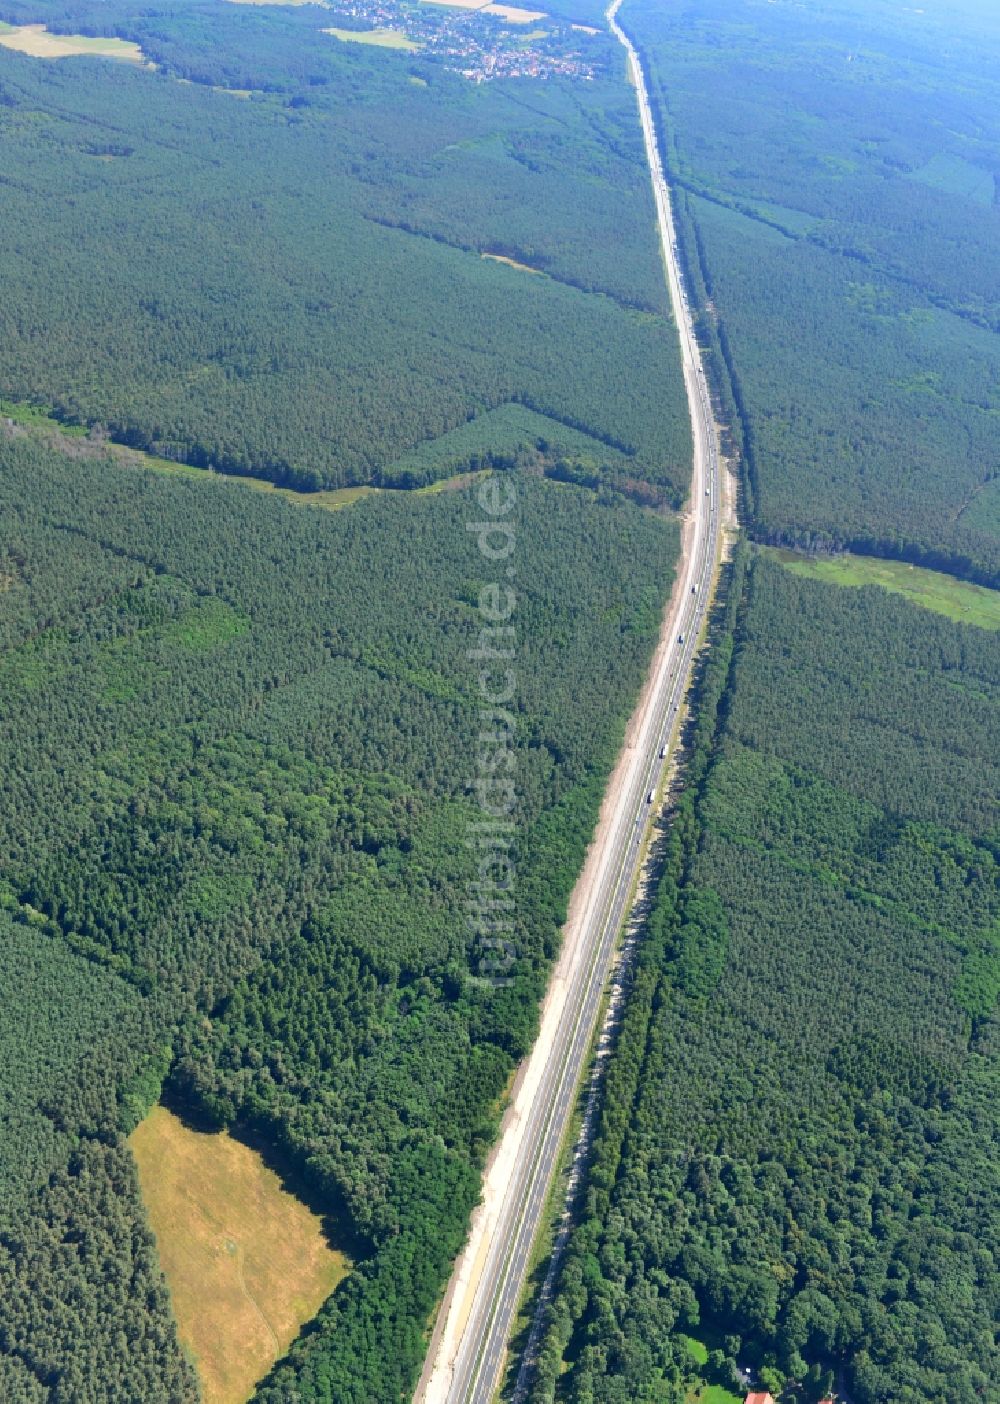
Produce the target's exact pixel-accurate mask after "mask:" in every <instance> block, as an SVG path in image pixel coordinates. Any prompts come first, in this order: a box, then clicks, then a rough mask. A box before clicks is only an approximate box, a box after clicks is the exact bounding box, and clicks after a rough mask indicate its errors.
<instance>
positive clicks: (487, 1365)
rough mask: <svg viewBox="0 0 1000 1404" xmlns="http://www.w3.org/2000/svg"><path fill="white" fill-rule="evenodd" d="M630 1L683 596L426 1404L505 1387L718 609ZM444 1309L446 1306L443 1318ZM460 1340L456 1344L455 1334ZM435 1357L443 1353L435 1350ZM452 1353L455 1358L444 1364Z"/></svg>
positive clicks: (714, 490) (696, 384) (710, 500)
mask: <svg viewBox="0 0 1000 1404" xmlns="http://www.w3.org/2000/svg"><path fill="white" fill-rule="evenodd" d="M620 4H621V0H614V3H613V4H612V6H611V8H610V9H609V10H608V12H607V19H608V24H609V26H610V28H611V31H612V33H613V34H614V35H615V37H616V38H617V39H618V40H619V41H620V43H621V44H622V45H623V46H624V47H625V50H626V52H627V54H628V60H629V64H630V67H631V71H632V76H633V79H634V82H635V87H636V95H637V100H638V105H639V116H640V120H641V123H642V131H643V137H644V140H645V147H646V156H647V160H648V162H649V168H650V175H651V178H652V186H653V195H654V198H655V201H656V211H657V219H658V223H659V230H660V239H661V243H662V247H663V255H664V264H665V267H666V270H667V281H668V284H669V288H670V296H671V303H672V306H673V310H674V318H675V320H676V322H677V326H678V332H679V337H680V345H681V353H682V360H683V368H684V379H685V385H686V388H687V394H688V402H689V406H690V411H691V426H692V434H693V441H694V465H693V474H692V484H691V499H690V503H689V516H690V518H691V519H692V521H691V527H690V528H689V530H688V531H686V532H685V551H684V553H683V555H682V558H681V562H680V569H679V577H680V581H681V586H680V587H679V588H681V589H682V592H683V593H682V596H681V598H680V608H679V610H678V611H677V614H676V616H675V621H676V622H675V634H674V637H673V640H672V646H671V647H670V649H669V650H667V652H666V653H665V654H663V656H662V657H659V656H658V660H657V663H656V665H655V671H654V675H653V677H652V678H651V686H652V688H653V694H652V704H651V706H649V707H648V708H647V710H646V713H645V719H644V724H643V725H641V726H640V727H639V728H638V731H637V734H636V735H635V737H634V738H633V740H632V745H633V747H634V748H635V752H636V754H635V758H634V763H633V764H632V766H631V768H630V771H629V773H628V778H627V783H626V784H625V785H624V786H623V789H622V791H621V802H620V804H619V805H618V809H617V812H616V814H615V816H614V822H613V823H612V824H611V825H610V826H608V829H607V832H606V834H605V836H604V847H603V850H602V852H601V853H600V854H599V855H598V860H599V862H600V865H601V866H600V869H599V874H598V878H597V880H596V882H595V885H594V888H593V895H592V899H591V901H590V902H589V904H588V907H587V908H586V910H585V912H584V914H583V918H582V921H583V943H582V947H581V958H580V959H578V960H577V961H576V964H575V967H574V968H573V970H572V972H571V975H570V986H569V989H568V992H567V998H566V1000H565V1004H564V1007H563V1010H562V1015H561V1018H560V1021H559V1024H558V1027H557V1029H556V1032H555V1035H554V1037H553V1039H552V1041H551V1045H550V1048H549V1054H548V1057H547V1060H546V1063H545V1067H544V1070H543V1072H542V1075H541V1077H540V1079H539V1081H538V1084H537V1088H536V1091H535V1095H534V1096H533V1098H532V1101H531V1105H530V1109H529V1111H528V1114H527V1119H526V1122H525V1125H524V1129H523V1135H522V1140H521V1145H520V1148H519V1152H518V1156H517V1160H516V1163H515V1165H514V1167H513V1172H512V1174H511V1175H510V1178H509V1182H508V1184H507V1187H506V1192H505V1194H504V1198H503V1202H502V1204H501V1206H500V1210H499V1216H498V1218H497V1222H496V1227H495V1229H494V1231H493V1233H492V1235H491V1237H490V1238H489V1240H488V1243H485V1244H484V1245H483V1248H482V1250H481V1252H480V1254H479V1260H478V1262H477V1270H476V1272H475V1273H474V1274H473V1275H472V1277H471V1279H470V1281H469V1283H467V1284H466V1286H465V1287H464V1289H463V1290H464V1298H463V1300H462V1302H461V1303H460V1304H459V1307H458V1308H454V1307H453V1308H452V1310H457V1311H458V1313H459V1324H458V1327H457V1328H456V1330H457V1347H456V1346H455V1345H454V1343H453V1344H452V1345H451V1346H450V1347H440V1348H438V1351H437V1358H435V1359H433V1360H432V1361H431V1362H430V1364H429V1368H428V1370H427V1371H425V1378H424V1379H422V1381H421V1385H420V1387H419V1389H418V1391H417V1396H416V1397H417V1400H418V1401H420V1404H438V1402H439V1401H442V1402H443V1404H490V1401H491V1400H492V1399H493V1397H494V1394H495V1392H496V1390H497V1388H498V1385H499V1382H500V1376H501V1371H502V1369H503V1365H504V1359H505V1355H506V1349H507V1342H508V1339H509V1336H510V1331H511V1327H512V1325H513V1321H514V1317H515V1314H516V1311H517V1305H518V1300H519V1298H520V1294H521V1291H522V1288H523V1285H524V1280H525V1276H526V1273H527V1267H528V1262H529V1258H530V1254H531V1248H532V1243H533V1242H534V1239H535V1236H536V1233H537V1231H538V1228H539V1224H540V1221H541V1217H542V1214H543V1212H544V1208H545V1204H546V1200H547V1196H548V1192H549V1187H550V1185H551V1182H552V1177H553V1174H554V1172H555V1169H556V1165H557V1161H558V1158H559V1151H560V1147H561V1145H562V1143H563V1140H564V1138H565V1134H566V1130H567V1127H568V1125H569V1121H570V1118H571V1116H572V1112H573V1107H574V1104H575V1101H576V1096H577V1090H578V1087H579V1084H580V1080H581V1077H582V1075H583V1073H584V1071H585V1068H586V1065H587V1061H588V1053H589V1050H590V1047H591V1041H592V1038H593V1034H594V1030H595V1027H596V1024H597V1019H598V1015H599V1013H600V1009H601V1004H602V998H603V993H604V990H605V987H606V984H607V980H608V975H609V972H610V969H611V964H612V960H613V956H614V952H615V948H616V944H617V941H618V935H619V932H620V931H621V928H622V925H623V922H624V919H625V916H626V913H627V909H628V906H629V902H630V898H631V894H632V892H633V890H634V885H635V882H636V879H637V877H638V874H639V869H640V866H641V861H642V855H643V850H644V842H645V837H646V834H647V831H648V829H649V824H650V820H651V817H652V815H653V813H654V811H655V795H656V793H657V792H658V789H659V786H660V784H661V781H662V779H663V775H664V773H665V770H666V767H667V765H668V763H669V754H668V752H669V748H670V745H671V738H672V736H673V734H674V730H675V723H676V720H677V715H678V712H679V710H680V708H681V704H682V701H683V698H684V695H685V692H686V691H687V687H688V684H689V681H690V676H691V668H692V664H693V661H694V656H695V653H696V651H697V648H698V641H699V636H700V635H701V633H702V628H703V626H704V624H705V619H706V615H707V611H708V608H709V605H710V600H711V593H712V586H713V581H714V574H715V565H716V561H717V557H718V548H719V544H720V537H721V531H722V527H723V506H724V504H723V501H722V493H723V483H722V479H721V472H720V464H719V455H718V440H717V432H716V427H715V423H714V421H713V418H712V411H711V401H710V398H709V393H708V385H707V381H706V378H705V372H704V368H703V365H702V362H701V357H700V354H699V351H698V346H697V342H696V340H695V336H694V329H693V326H692V322H691V315H690V310H689V307H688V302H687V296H686V293H685V290H684V287H683V284H682V281H681V274H680V269H679V266H678V261H677V250H676V234H675V230H674V222H673V214H672V211H671V207H670V195H669V191H668V188H667V184H666V180H665V178H664V174H663V167H662V164H661V161H660V155H659V151H658V149H657V144H656V138H655V131H654V127H653V118H652V113H651V111H650V106H649V96H648V92H647V89H646V81H645V75H644V74H643V72H642V68H641V65H640V63H639V58H638V55H637V53H636V51H635V48H634V47H633V45H632V42H631V40H630V39H629V38H628V36H627V35H626V34H625V32H624V31H623V30H622V28H621V26H620V25H619V24H618V21H617V18H616V16H617V13H618V8H619V6H620ZM446 1309H447V1308H446V1307H443V1308H442V1311H445V1310H446ZM452 1334H453V1338H454V1337H455V1335H456V1333H455V1332H453V1333H452ZM431 1353H432V1355H434V1353H435V1346H434V1345H432V1352H431ZM446 1355H447V1357H448V1358H443V1357H445V1356H446Z"/></svg>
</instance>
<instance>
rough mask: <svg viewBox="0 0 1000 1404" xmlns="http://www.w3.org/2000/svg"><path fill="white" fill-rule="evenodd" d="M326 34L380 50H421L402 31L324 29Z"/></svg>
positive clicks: (412, 51)
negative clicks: (369, 45) (370, 45)
mask: <svg viewBox="0 0 1000 1404" xmlns="http://www.w3.org/2000/svg"><path fill="white" fill-rule="evenodd" d="M323 33H324V34H332V35H333V37H334V38H335V39H341V40H343V42H344V43H345V44H372V45H374V47H375V48H378V49H404V50H407V51H409V52H410V53H414V52H415V51H416V50H417V49H419V48H420V45H419V44H415V43H414V42H413V40H412V39H407V37H406V35H405V34H404V33H403V31H402V30H401V29H333V28H331V29H324V30H323Z"/></svg>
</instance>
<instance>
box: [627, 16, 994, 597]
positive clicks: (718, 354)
mask: <svg viewBox="0 0 1000 1404" xmlns="http://www.w3.org/2000/svg"><path fill="white" fill-rule="evenodd" d="M626 15H627V18H628V22H629V24H630V26H631V28H632V30H633V32H634V34H635V36H636V39H637V42H638V43H639V44H640V47H641V49H642V52H643V55H644V59H645V62H646V65H647V67H648V70H649V74H650V83H651V94H652V98H653V101H654V103H655V104H656V107H657V117H658V121H659V126H660V133H661V138H662V145H663V149H664V152H665V156H666V160H667V165H668V168H669V170H670V174H671V176H672V178H673V181H674V184H675V187H676V190H677V193H678V207H679V214H680V218H681V225H682V231H683V242H684V247H685V253H686V259H687V263H688V269H689V274H690V276H691V278H692V283H693V286H694V288H695V291H696V293H697V294H698V295H699V301H700V303H701V306H702V335H703V338H704V340H705V343H706V345H707V346H708V347H710V349H711V353H712V355H713V359H714V360H715V362H716V370H717V379H718V380H719V381H720V382H722V381H725V382H726V384H725V388H724V390H723V395H724V410H725V418H726V420H727V422H730V423H731V427H732V428H733V429H734V431H735V434H736V438H737V442H738V445H739V447H740V448H741V450H742V455H743V466H744V469H745V477H746V483H747V489H748V492H747V498H748V507H749V509H750V515H751V521H750V527H751V530H752V531H753V532H754V533H755V535H756V536H757V537H758V539H760V540H764V541H771V542H775V543H786V544H791V545H796V546H802V547H806V548H810V549H813V548H821V549H828V548H830V547H836V546H850V547H852V548H853V549H856V550H863V551H868V552H872V553H875V554H881V555H893V556H901V557H903V558H906V559H911V560H915V561H918V562H923V563H925V564H928V565H936V566H938V567H939V568H943V569H948V570H952V571H955V572H956V573H960V574H962V575H965V576H967V577H972V578H977V579H980V580H982V581H983V582H984V583H987V584H996V583H998V582H1000V448H998V445H1000V435H998V433H997V424H998V417H1000V300H998V289H1000V198H998V194H997V191H998V189H1000V184H998V181H1000V118H998V114H1000V83H998V73H1000V32H998V30H997V27H996V24H995V15H991V13H990V12H989V10H988V7H987V6H984V5H979V4H975V3H971V0H963V3H961V4H958V5H955V6H949V7H948V11H947V15H946V14H945V12H943V11H938V10H937V9H935V7H928V9H927V12H926V13H925V11H924V10H922V9H918V8H907V9H906V10H900V9H894V8H892V7H889V6H883V5H871V4H868V3H861V0H848V3H846V4H841V5H837V6H833V5H817V6H807V7H804V6H790V5H757V4H755V3H753V0H706V2H705V3H704V4H699V5H698V6H697V7H696V9H692V7H690V6H689V5H686V4H682V3H680V0H662V2H659V0H658V3H656V4H645V3H642V4H636V5H635V7H634V8H632V7H631V6H627V7H626Z"/></svg>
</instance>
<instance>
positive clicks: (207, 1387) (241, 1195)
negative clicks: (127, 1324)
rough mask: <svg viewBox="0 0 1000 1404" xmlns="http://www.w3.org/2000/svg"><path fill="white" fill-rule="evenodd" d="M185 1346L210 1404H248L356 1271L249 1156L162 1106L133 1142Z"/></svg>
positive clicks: (314, 1218) (316, 1220)
mask: <svg viewBox="0 0 1000 1404" xmlns="http://www.w3.org/2000/svg"><path fill="white" fill-rule="evenodd" d="M129 1147H130V1149H131V1151H132V1154H133V1155H134V1156H135V1159H136V1164H137V1165H138V1169H139V1184H140V1186H141V1188H142V1196H143V1202H144V1204H145V1206H146V1210H147V1212H148V1214H149V1222H150V1226H151V1227H152V1230H153V1232H154V1234H155V1236H156V1247H157V1253H158V1255H159V1260H160V1266H161V1267H162V1268H163V1272H164V1275H165V1276H166V1279H167V1286H168V1287H169V1289H170V1300H171V1304H172V1306H173V1311H174V1315H175V1316H176V1318H177V1324H178V1335H179V1337H180V1341H181V1345H182V1346H183V1347H184V1349H185V1350H187V1351H188V1352H189V1354H190V1356H191V1358H192V1360H193V1361H194V1363H195V1366H196V1368H197V1370H198V1376H199V1379H200V1382H201V1387H202V1396H203V1399H204V1401H205V1404H244V1401H245V1400H247V1399H249V1398H250V1396H251V1394H252V1393H253V1387H254V1385H256V1383H257V1381H258V1380H259V1379H262V1378H263V1376H264V1375H266V1374H267V1372H268V1370H269V1369H270V1368H271V1366H272V1365H273V1364H274V1362H275V1360H277V1359H278V1357H279V1356H281V1355H284V1353H285V1352H286V1351H287V1349H288V1347H289V1346H290V1345H291V1343H292V1341H293V1340H294V1339H295V1337H296V1336H297V1335H298V1333H299V1330H300V1329H301V1327H302V1326H303V1325H304V1324H305V1322H306V1321H308V1320H309V1319H310V1318H311V1317H313V1316H315V1314H316V1312H317V1311H318V1310H319V1308H320V1307H321V1306H322V1304H323V1302H324V1301H325V1300H326V1298H327V1297H328V1296H329V1295H330V1294H331V1292H333V1291H334V1289H335V1288H336V1286H337V1284H338V1283H339V1282H341V1281H342V1280H343V1278H344V1277H346V1275H347V1273H348V1272H349V1271H350V1266H351V1264H350V1259H349V1258H348V1257H347V1256H346V1254H344V1253H342V1252H338V1251H337V1250H336V1249H334V1248H332V1247H331V1246H330V1245H329V1243H328V1242H327V1239H326V1237H325V1232H324V1225H323V1222H322V1220H321V1219H320V1218H319V1217H318V1216H317V1215H316V1214H314V1213H313V1212H312V1211H311V1210H310V1209H309V1208H307V1206H306V1205H305V1204H303V1203H301V1202H300V1201H299V1200H298V1199H296V1198H295V1197H294V1195H292V1194H291V1193H289V1191H288V1190H286V1189H285V1188H284V1187H283V1185H282V1183H281V1181H280V1179H279V1178H278V1176H277V1174H276V1173H275V1172H274V1171H273V1170H271V1169H269V1168H268V1167H267V1166H266V1165H265V1164H264V1162H263V1161H262V1160H261V1158H260V1156H259V1155H258V1154H257V1152H255V1151H254V1150H252V1149H251V1148H250V1147H249V1146H246V1145H243V1144H242V1143H241V1142H239V1141H235V1140H233V1139H232V1137H230V1136H229V1135H228V1134H227V1133H226V1132H225V1131H222V1132H215V1133H212V1132H207V1131H197V1130H194V1129H192V1128H191V1127H188V1126H185V1124H184V1123H183V1122H182V1121H181V1120H180V1119H179V1118H178V1117H177V1116H175V1115H174V1114H173V1113H172V1112H170V1111H168V1110H167V1109H166V1108H164V1107H154V1108H153V1110H152V1111H151V1112H150V1114H149V1116H148V1117H146V1118H145V1120H144V1121H142V1122H141V1123H140V1124H139V1126H137V1127H136V1129H135V1131H134V1132H133V1133H132V1135H131V1136H130V1137H129Z"/></svg>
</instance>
